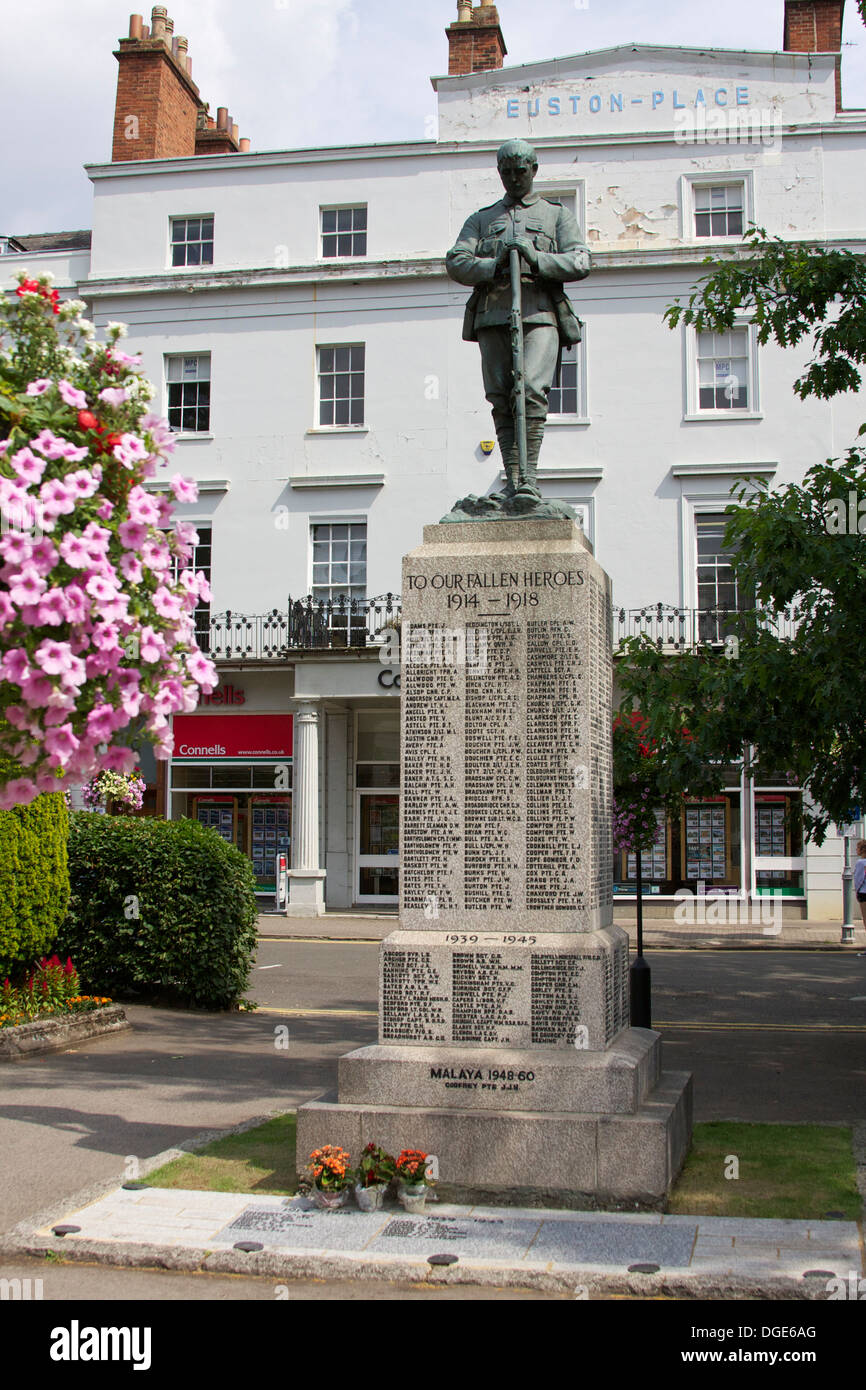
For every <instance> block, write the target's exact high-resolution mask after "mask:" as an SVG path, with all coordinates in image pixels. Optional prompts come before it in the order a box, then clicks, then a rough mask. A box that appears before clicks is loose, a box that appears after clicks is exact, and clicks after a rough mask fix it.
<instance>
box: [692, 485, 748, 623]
mask: <svg viewBox="0 0 866 1390" xmlns="http://www.w3.org/2000/svg"><path fill="white" fill-rule="evenodd" d="M728 516H729V513H728V512H727V511H718V510H715V511H708V512H700V511H696V512H695V518H694V524H695V579H696V586H695V593H696V596H697V601H698V610H699V614H700V617H699V619H698V636H699V640H700V641H702V642H723V641H724V639H725V637H727V636H728V635H729V634H730V633H732V632H734V631H735V624H734V623H732V622H730V621H728V620H726V617H725V615H726V614H727V613H740V612H743V611H744V610H745V609H749V608H752V607H753V606H754V603H753V595H750V594H748V593H747V592H746V591H745V590H744V588H743V586H742V584H741V583H740V581H739V580H738V578H737V572H736V569H735V568H734V559H735V552H734V551H733V550H732V549H731V548H730V547H729V546H726V545H725V528H726V526H727V522H728Z"/></svg>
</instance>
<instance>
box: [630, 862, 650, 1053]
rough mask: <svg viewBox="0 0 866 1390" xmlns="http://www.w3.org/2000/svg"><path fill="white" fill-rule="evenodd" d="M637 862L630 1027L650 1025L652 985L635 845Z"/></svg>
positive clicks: (647, 1026)
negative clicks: (635, 951)
mask: <svg viewBox="0 0 866 1390" xmlns="http://www.w3.org/2000/svg"><path fill="white" fill-rule="evenodd" d="M635 859H636V864H637V955H636V956H635V958H634V960H633V961H632V963H631V969H630V971H629V998H630V1001H631V1026H632V1028H651V1027H652V987H651V972H650V968H649V966H648V965H647V963H646V961H645V960H644V954H643V871H642V867H641V851H640V849H639V848H638V846H637V845H635Z"/></svg>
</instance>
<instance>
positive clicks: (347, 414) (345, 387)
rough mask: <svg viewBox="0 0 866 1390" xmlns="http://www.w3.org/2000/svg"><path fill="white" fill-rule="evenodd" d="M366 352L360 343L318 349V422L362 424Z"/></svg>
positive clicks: (323, 423) (322, 423)
mask: <svg viewBox="0 0 866 1390" xmlns="http://www.w3.org/2000/svg"><path fill="white" fill-rule="evenodd" d="M365 351H366V350H365V347H364V344H363V343H354V344H348V345H346V346H341V347H336V346H334V347H320V348H318V349H317V352H318V362H319V424H320V425H363V423H364V372H365Z"/></svg>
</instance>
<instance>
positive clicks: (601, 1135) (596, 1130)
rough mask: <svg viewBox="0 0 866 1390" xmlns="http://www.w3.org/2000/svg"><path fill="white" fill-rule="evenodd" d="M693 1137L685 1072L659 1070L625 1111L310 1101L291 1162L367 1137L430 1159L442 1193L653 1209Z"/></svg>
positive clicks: (354, 1150)
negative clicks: (575, 1197) (548, 1197)
mask: <svg viewBox="0 0 866 1390" xmlns="http://www.w3.org/2000/svg"><path fill="white" fill-rule="evenodd" d="M691 1131H692V1084H691V1076H690V1074H689V1073H687V1072H663V1073H662V1075H661V1077H660V1079H659V1083H658V1085H657V1086H656V1087H655V1089H654V1090H653V1091H652V1092H651V1094H650V1095H649V1096H648V1097H647V1098H646V1099H644V1100H643V1102H642V1103H641V1104H640V1105H639V1106H638V1108H637V1110H636V1111H635V1113H634V1114H631V1115H611V1114H591V1113H566V1112H563V1111H529V1110H525V1111H521V1110H514V1111H511V1112H509V1113H507V1114H506V1113H502V1112H501V1111H500V1112H498V1113H489V1112H488V1113H485V1112H483V1111H475V1110H458V1109H453V1110H445V1109H432V1108H430V1107H423V1106H397V1105H388V1104H384V1105H383V1104H370V1105H356V1104H344V1103H342V1102H341V1103H339V1104H327V1103H322V1102H319V1101H314V1102H312V1103H310V1104H308V1105H304V1106H302V1107H301V1108H300V1109H299V1111H298V1162H299V1165H302V1164H303V1163H304V1161H305V1159H306V1157H307V1155H308V1154H309V1153H310V1152H311V1151H312V1150H313V1149H315V1148H318V1147H319V1146H320V1145H322V1144H338V1145H340V1146H341V1147H342V1148H344V1149H348V1150H349V1152H350V1154H351V1155H352V1156H353V1158H354V1157H355V1156H356V1155H357V1154H359V1153H360V1152H361V1150H362V1149H363V1147H364V1145H365V1144H367V1143H369V1142H370V1141H371V1140H372V1141H374V1142H375V1143H377V1144H381V1145H382V1146H383V1148H385V1149H387V1150H388V1152H390V1153H393V1154H397V1153H399V1152H400V1150H401V1149H403V1148H416V1149H423V1150H424V1151H425V1152H426V1153H428V1154H435V1155H436V1157H437V1159H438V1163H439V1177H440V1181H441V1183H442V1185H443V1187H445V1188H459V1189H461V1190H463V1191H466V1190H472V1191H477V1192H478V1193H480V1194H484V1195H489V1196H491V1197H493V1196H500V1195H505V1194H508V1193H510V1192H513V1191H516V1190H520V1191H522V1192H523V1193H532V1192H538V1191H544V1192H552V1193H556V1192H561V1193H569V1194H584V1195H586V1196H587V1197H591V1198H593V1199H595V1200H596V1201H598V1202H622V1201H629V1202H637V1203H641V1204H646V1205H657V1204H658V1203H660V1202H662V1201H663V1200H664V1199H665V1197H666V1196H667V1193H668V1192H669V1191H670V1188H671V1186H672V1184H673V1182H674V1180H675V1179H676V1177H677V1175H678V1173H679V1171H680V1169H681V1167H682V1165H683V1162H684V1161H685V1156H686V1153H687V1150H688V1146H689V1140H690V1137H691Z"/></svg>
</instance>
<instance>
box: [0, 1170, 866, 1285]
mask: <svg viewBox="0 0 866 1390" xmlns="http://www.w3.org/2000/svg"><path fill="white" fill-rule="evenodd" d="M61 1219H62V1220H63V1221H64V1222H68V1223H70V1224H74V1225H77V1226H80V1228H81V1229H80V1231H79V1232H77V1233H75V1234H73V1235H70V1236H66V1237H63V1238H60V1237H56V1236H54V1235H53V1234H52V1230H51V1227H52V1226H54V1225H56V1224H58V1223H59V1222H60V1220H61ZM243 1240H249V1241H257V1242H259V1243H261V1245H262V1246H263V1250H262V1251H261V1252H256V1253H243V1252H240V1251H237V1250H235V1249H234V1246H235V1244H236V1243H237V1242H238V1241H243ZM48 1250H55V1251H57V1252H58V1253H60V1252H61V1251H62V1254H63V1257H64V1259H67V1260H68V1259H73V1260H74V1259H79V1260H87V1261H91V1262H92V1261H94V1260H95V1261H97V1262H99V1263H104V1264H114V1265H143V1264H159V1265H161V1266H163V1267H166V1268H185V1269H200V1270H208V1269H210V1270H215V1269H219V1270H222V1271H224V1272H235V1273H238V1274H250V1273H255V1272H257V1271H258V1272H267V1273H279V1274H280V1275H281V1277H286V1278H292V1277H295V1278H309V1277H318V1278H335V1277H340V1276H341V1275H342V1276H344V1277H345V1276H347V1274H348V1275H349V1276H351V1277H352V1278H359V1279H372V1280H381V1279H393V1278H402V1279H406V1280H409V1281H410V1282H420V1281H423V1280H429V1279H430V1278H431V1277H432V1274H431V1266H430V1265H429V1264H428V1263H427V1261H428V1259H429V1257H430V1256H431V1255H435V1254H452V1255H456V1256H457V1261H456V1263H454V1264H452V1265H450V1266H447V1267H444V1266H443V1267H440V1268H437V1270H436V1277H437V1278H439V1279H445V1280H453V1281H455V1282H460V1283H473V1282H475V1283H478V1284H479V1285H483V1284H491V1283H495V1282H497V1281H498V1283H499V1284H503V1283H508V1284H521V1285H522V1286H524V1287H538V1288H545V1289H549V1290H557V1289H558V1290H560V1291H561V1290H562V1289H574V1288H583V1287H587V1288H589V1289H590V1290H591V1291H592V1290H595V1291H598V1292H602V1291H605V1292H608V1293H609V1292H610V1291H616V1290H623V1291H634V1290H635V1289H640V1290H641V1291H642V1292H644V1293H645V1294H646V1295H647V1296H649V1295H650V1294H651V1293H653V1292H655V1293H659V1294H664V1293H667V1294H674V1295H675V1296H691V1297H701V1298H725V1297H732V1296H737V1297H754V1298H768V1297H770V1298H780V1297H783V1298H784V1297H789V1298H800V1299H810V1298H811V1299H817V1298H826V1297H827V1294H828V1290H827V1288H826V1282H827V1280H829V1278H830V1277H832V1276H842V1277H844V1278H848V1277H849V1275H850V1274H851V1273H854V1274H855V1275H856V1276H857V1277H858V1278H860V1277H862V1275H863V1271H864V1265H863V1256H862V1250H863V1245H862V1240H861V1233H860V1229H859V1225H858V1223H856V1222H852V1221H769V1220H757V1219H755V1220H746V1219H739V1218H737V1219H734V1218H729V1217H703V1216H688V1215H685V1214H677V1215H673V1216H669V1215H663V1214H660V1213H657V1212H638V1213H633V1214H632V1213H624V1212H577V1211H558V1210H557V1211H553V1210H546V1209H541V1208H539V1209H535V1208H533V1209H528V1208H527V1209H519V1208H510V1207H494V1206H480V1205H479V1206H474V1207H473V1206H458V1205H455V1204H447V1205H446V1204H444V1203H443V1204H439V1203H435V1204H430V1205H429V1206H428V1210H427V1211H426V1212H424V1213H420V1214H415V1213H412V1214H409V1213H407V1212H405V1211H403V1209H402V1208H401V1207H398V1206H397V1205H396V1204H395V1203H393V1202H389V1203H386V1206H385V1208H384V1209H383V1210H382V1211H379V1212H361V1211H359V1210H357V1209H356V1208H355V1207H354V1206H346V1207H344V1208H341V1209H339V1210H337V1211H320V1210H319V1209H318V1208H317V1207H315V1206H314V1205H313V1203H311V1202H310V1201H309V1200H308V1199H307V1198H305V1197H294V1198H291V1197H278V1196H265V1197H258V1196H256V1195H255V1194H253V1193H220V1192H195V1191H189V1190H184V1189H179V1188H146V1187H145V1188H139V1189H134V1190H127V1189H122V1188H116V1189H113V1190H111V1191H108V1192H105V1193H104V1194H103V1195H101V1196H99V1197H97V1198H96V1199H95V1200H90V1201H86V1202H83V1203H81V1204H79V1205H76V1204H75V1203H73V1204H71V1205H70V1209H69V1210H68V1211H66V1212H65V1213H64V1214H63V1216H62V1217H61V1216H60V1215H59V1214H55V1215H52V1217H51V1218H50V1220H48V1219H46V1218H45V1217H44V1216H43V1218H42V1220H41V1222H40V1224H38V1225H35V1224H30V1223H28V1222H22V1223H20V1224H19V1226H18V1227H16V1228H15V1231H14V1232H11V1233H9V1234H8V1235H7V1236H4V1237H2V1238H0V1254H3V1255H5V1256H7V1257H9V1256H10V1255H13V1254H17V1255H24V1254H34V1253H38V1252H45V1251H48ZM636 1264H649V1265H658V1266H659V1269H658V1272H657V1273H650V1274H637V1273H634V1272H632V1271H630V1266H633V1265H636ZM816 1268H817V1269H822V1270H827V1271H828V1275H827V1280H825V1281H824V1282H822V1281H821V1280H820V1279H818V1280H816V1279H814V1278H812V1279H805V1278H804V1275H805V1274H806V1271H807V1270H810V1269H816ZM590 1296H592V1292H590Z"/></svg>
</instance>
